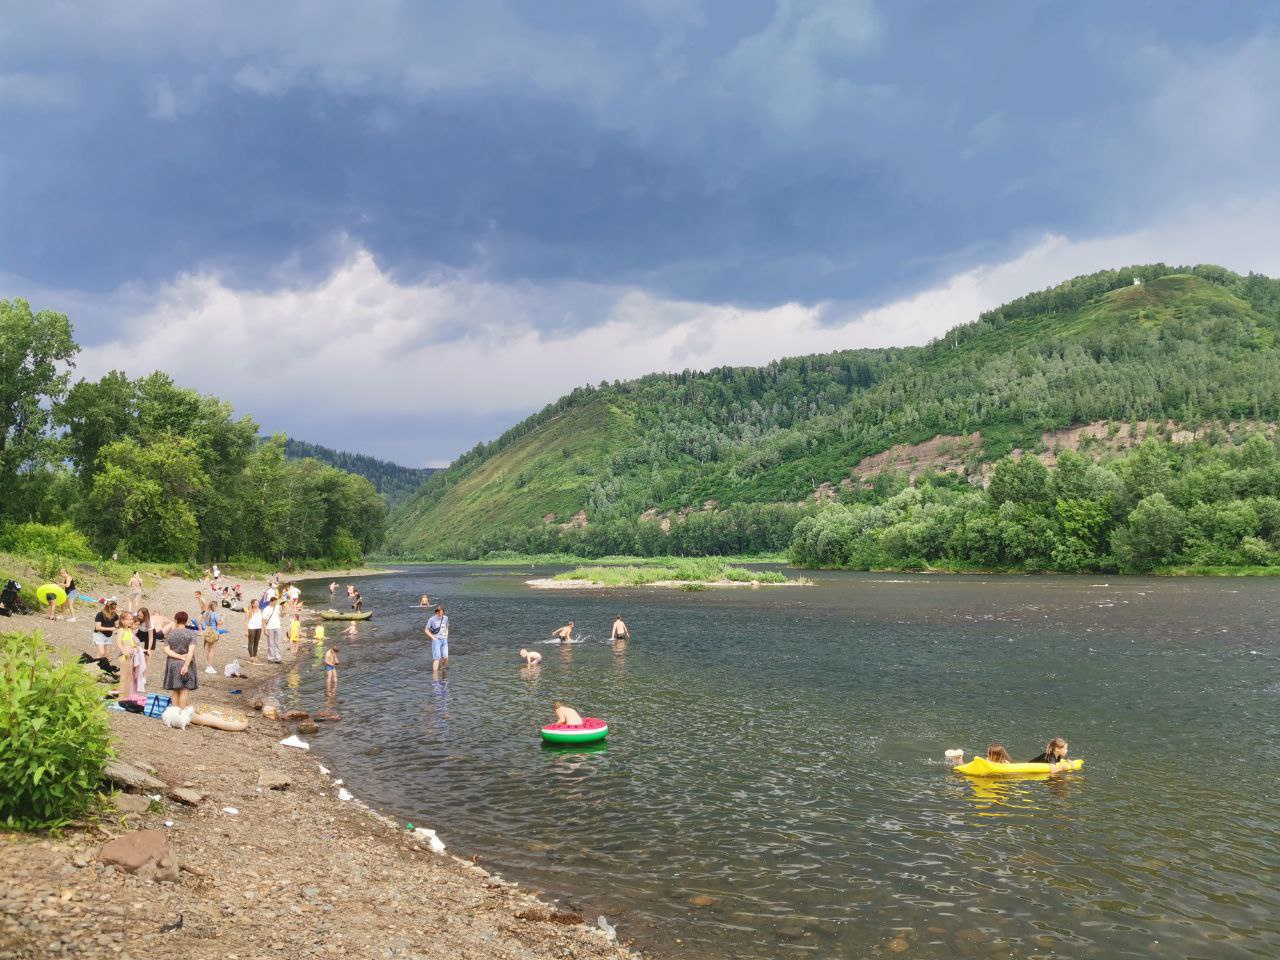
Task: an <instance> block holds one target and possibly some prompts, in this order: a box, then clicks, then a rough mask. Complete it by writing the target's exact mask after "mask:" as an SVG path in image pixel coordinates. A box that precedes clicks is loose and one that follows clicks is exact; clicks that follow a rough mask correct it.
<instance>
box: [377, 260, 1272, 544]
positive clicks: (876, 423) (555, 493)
mask: <svg viewBox="0 0 1280 960" xmlns="http://www.w3.org/2000/svg"><path fill="white" fill-rule="evenodd" d="M1278 334H1280V281H1276V280H1273V279H1270V278H1268V277H1265V276H1261V275H1258V274H1249V275H1247V276H1242V275H1240V274H1236V273H1232V272H1231V271H1228V270H1224V269H1222V268H1220V267H1215V266H1196V267H1190V268H1187V267H1181V268H1171V267H1168V266H1166V265H1164V264H1151V265H1145V266H1135V267H1126V268H1124V269H1120V270H1108V271H1101V272H1098V273H1094V274H1090V275H1087V276H1082V277H1076V278H1074V279H1072V280H1068V281H1066V282H1065V283H1062V284H1059V285H1057V286H1055V287H1052V288H1050V289H1048V290H1044V291H1040V292H1037V293H1032V294H1028V295H1027V296H1024V297H1021V298H1019V299H1017V300H1014V301H1012V302H1010V303H1008V304H1005V305H1004V306H1001V307H998V308H996V309H994V310H990V311H987V312H985V313H983V314H982V315H981V316H979V317H978V318H977V319H976V320H975V321H974V322H972V323H968V324H964V325H962V326H958V327H956V328H954V329H952V330H951V331H949V332H948V333H947V334H946V335H945V336H943V337H941V338H940V339H938V340H936V341H934V342H933V343H930V344H928V345H926V346H923V347H902V348H890V349H869V350H844V351H837V352H834V353H828V354H820V355H814V356H807V357H796V358H789V359H784V360H778V361H774V362H773V363H770V364H767V365H765V366H762V367H723V368H718V369H714V370H710V371H705V372H694V371H684V372H682V373H672V374H652V375H650V376H646V377H641V378H639V379H637V380H632V381H627V382H615V383H612V384H607V383H606V384H601V385H600V386H599V387H582V388H579V389H576V390H574V391H572V392H571V393H569V394H568V395H566V396H564V397H562V398H561V399H559V400H557V401H556V402H555V403H553V404H550V405H548V406H547V407H546V408H544V409H543V410H541V411H540V412H538V413H536V414H534V415H533V416H531V417H528V418H527V419H525V420H524V421H522V422H520V423H518V424H516V425H515V426H514V427H512V428H511V429H510V430H508V431H507V432H506V433H504V434H503V435H502V436H501V437H499V438H498V439H497V440H495V441H493V442H491V443H483V444H480V445H478V446H477V447H476V448H474V449H473V450H471V451H469V452H468V453H466V454H464V455H463V456H461V457H459V458H458V459H457V460H456V461H455V462H454V463H453V464H452V465H450V467H449V468H447V469H445V470H442V471H440V472H438V473H435V474H433V475H432V476H430V477H429V478H427V480H426V481H425V482H424V483H423V485H422V487H421V489H420V490H419V491H418V492H417V493H416V494H415V495H414V496H413V497H411V498H410V499H409V500H407V501H406V502H405V503H404V504H402V505H401V507H400V508H399V509H397V510H396V511H395V512H394V513H393V514H392V516H391V517H390V518H389V521H388V528H389V529H388V547H389V548H390V549H391V550H393V551H395V552H399V553H401V554H405V555H441V556H444V555H454V556H459V555H476V554H482V553H484V552H486V551H488V550H501V549H522V550H532V549H537V548H539V547H542V548H548V547H550V548H555V547H556V546H563V544H564V542H565V540H566V537H565V536H562V534H568V535H569V536H570V538H571V539H572V543H571V545H577V546H580V547H581V548H583V549H585V550H589V551H597V550H605V549H609V548H617V547H619V546H622V547H625V546H626V545H627V544H631V545H632V546H631V549H632V550H635V551H636V552H652V551H654V550H661V549H662V548H663V538H664V537H667V538H668V540H667V542H668V545H670V546H673V547H674V546H678V547H679V549H680V550H681V551H682V552H694V553H696V552H715V551H717V550H721V549H726V544H730V543H731V544H732V545H734V548H735V549H780V548H782V547H785V545H786V543H787V540H788V537H787V536H784V535H783V533H782V531H783V529H784V528H786V527H787V524H788V522H789V523H790V524H791V525H794V523H795V516H796V511H797V510H799V509H802V506H801V505H803V504H806V503H807V504H810V505H812V504H814V503H815V499H816V500H821V499H823V498H824V497H825V496H830V495H837V496H838V495H839V491H840V490H842V489H844V490H847V489H849V487H850V485H851V484H855V483H862V482H865V481H866V480H867V477H866V473H867V464H874V463H875V462H876V461H874V460H870V459H869V458H873V457H876V456H877V455H881V454H885V453H886V451H891V450H893V448H895V447H900V446H902V445H907V446H910V445H915V444H922V443H925V442H927V441H930V440H931V439H933V438H953V441H954V442H953V441H952V440H948V441H947V443H948V449H947V450H946V457H944V458H942V460H940V463H942V464H943V465H946V464H950V467H949V469H951V471H952V472H953V473H955V474H958V475H959V476H960V477H961V478H962V479H964V478H969V479H971V480H973V481H974V482H977V480H978V478H980V477H982V476H983V475H984V472H985V471H984V464H990V463H992V462H994V461H996V460H999V459H1000V458H1001V457H1003V456H1005V455H1007V454H1008V453H1009V452H1010V451H1012V450H1015V449H1018V450H1026V451H1029V452H1034V453H1040V452H1043V451H1042V449H1041V448H1042V447H1043V446H1044V444H1045V443H1046V441H1045V439H1044V438H1045V437H1046V436H1047V437H1050V438H1052V437H1053V436H1055V434H1054V433H1053V431H1063V430H1068V429H1070V428H1075V427H1083V426H1086V425H1090V424H1100V423H1101V424H1103V426H1102V427H1101V428H1100V429H1103V430H1104V432H1105V431H1106V430H1107V429H1109V428H1107V427H1106V426H1105V424H1108V423H1111V424H1116V425H1117V428H1118V425H1119V424H1133V425H1135V430H1134V433H1135V434H1136V433H1137V432H1138V431H1137V430H1136V424H1137V423H1138V422H1139V421H1144V422H1145V421H1151V422H1153V423H1159V424H1169V425H1172V426H1171V427H1170V429H1175V430H1176V429H1177V428H1178V427H1187V428H1189V429H1191V430H1192V431H1193V432H1194V431H1195V430H1196V429H1197V428H1198V427H1199V426H1200V425H1203V424H1208V423H1212V422H1222V423H1230V422H1236V421H1241V422H1243V421H1252V422H1263V421H1276V420H1278V419H1280V350H1277V335H1278ZM1162 429H1164V428H1163V427H1162ZM975 434H977V435H978V436H976V437H975V436H974V435H975ZM968 438H972V440H969V439H968ZM892 459H893V458H892V457H887V458H886V461H892ZM864 461H865V462H866V463H864ZM860 465H862V469H861V470H859V467H860ZM672 518H674V519H675V520H676V522H677V525H678V526H679V527H680V528H681V529H680V531H678V532H679V533H680V536H679V537H669V536H668V534H671V533H674V532H677V531H676V530H675V528H674V527H673V526H672V524H671V523H670V522H669V521H670V520H671V519H672ZM712 518H719V519H718V520H715V521H714V522H713V519H712ZM686 519H688V520H689V521H690V523H693V527H690V526H689V524H686V523H684V521H685V520H686ZM694 521H696V523H695V522H694ZM727 523H732V524H734V525H735V528H734V531H733V533H732V536H721V533H722V532H723V531H719V532H715V533H714V534H708V535H707V536H705V537H701V539H699V538H695V537H692V535H691V534H689V533H688V532H687V531H688V530H690V529H693V528H697V529H699V530H701V529H703V528H706V529H707V530H711V528H712V527H715V526H716V525H717V524H719V527H724V525H725V524H727ZM626 552H631V550H627V551H626Z"/></svg>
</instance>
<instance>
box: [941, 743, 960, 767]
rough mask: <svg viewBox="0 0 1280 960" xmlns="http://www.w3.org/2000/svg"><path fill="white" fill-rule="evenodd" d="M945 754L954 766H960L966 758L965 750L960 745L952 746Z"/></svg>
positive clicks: (948, 761)
mask: <svg viewBox="0 0 1280 960" xmlns="http://www.w3.org/2000/svg"><path fill="white" fill-rule="evenodd" d="M944 755H945V756H946V758H947V763H950V764H952V765H953V766H959V764H960V762H961V761H962V760H964V751H963V750H961V749H960V748H959V747H952V748H951V749H950V750H948V751H946V753H945V754H944Z"/></svg>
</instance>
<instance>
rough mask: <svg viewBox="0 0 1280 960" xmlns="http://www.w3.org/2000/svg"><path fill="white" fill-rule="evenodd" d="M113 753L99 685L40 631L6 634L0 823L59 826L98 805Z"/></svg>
mask: <svg viewBox="0 0 1280 960" xmlns="http://www.w3.org/2000/svg"><path fill="white" fill-rule="evenodd" d="M111 756H112V750H111V735H110V728H109V726H108V724H107V715H106V712H105V711H104V710H103V709H102V697H101V696H100V695H99V693H98V688H97V685H96V684H95V683H94V682H93V681H92V680H91V679H89V677H88V676H86V675H85V673H84V671H83V669H82V668H81V667H80V665H79V664H76V663H58V662H55V661H54V660H53V659H52V657H50V655H49V651H48V649H47V648H46V647H45V645H44V642H43V641H42V639H41V638H40V635H39V634H38V633H30V634H21V633H7V634H0V826H4V827H6V828H8V829H11V830H12V829H16V830H38V829H48V828H51V827H57V826H60V825H62V824H64V823H67V822H69V821H71V820H73V819H75V818H76V817H78V816H80V815H81V814H82V813H84V812H85V810H87V809H88V808H89V807H90V805H91V804H92V803H93V802H94V800H95V798H96V796H97V792H98V787H99V785H100V784H101V782H102V768H103V766H104V764H105V763H106V762H107V760H108V759H109V758H110V757H111Z"/></svg>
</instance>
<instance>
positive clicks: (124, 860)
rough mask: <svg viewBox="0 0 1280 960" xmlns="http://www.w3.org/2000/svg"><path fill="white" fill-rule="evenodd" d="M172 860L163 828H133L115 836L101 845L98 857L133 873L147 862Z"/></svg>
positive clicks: (155, 862) (106, 862)
mask: <svg viewBox="0 0 1280 960" xmlns="http://www.w3.org/2000/svg"><path fill="white" fill-rule="evenodd" d="M166 858H167V859H170V860H172V854H171V853H170V851H169V841H168V838H167V837H166V836H165V833H164V831H163V830H135V831H133V832H132V833H126V834H125V835H124V836H122V837H116V838H115V839H114V840H112V841H111V842H110V843H107V844H105V845H104V846H103V848H102V850H101V851H99V853H98V859H99V860H101V861H102V862H103V863H105V864H109V865H112V866H117V867H120V868H121V869H123V870H127V871H129V872H130V873H134V872H136V871H137V870H139V869H141V868H142V867H144V866H146V865H147V864H149V863H150V864H158V863H160V861H161V860H164V859H166Z"/></svg>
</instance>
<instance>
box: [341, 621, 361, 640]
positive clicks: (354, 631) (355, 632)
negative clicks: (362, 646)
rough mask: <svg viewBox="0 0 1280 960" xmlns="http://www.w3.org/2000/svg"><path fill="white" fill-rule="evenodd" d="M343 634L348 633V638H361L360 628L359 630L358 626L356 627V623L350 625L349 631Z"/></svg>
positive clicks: (348, 626)
mask: <svg viewBox="0 0 1280 960" xmlns="http://www.w3.org/2000/svg"><path fill="white" fill-rule="evenodd" d="M343 632H344V633H346V635H347V636H348V637H358V636H360V628H359V627H357V626H356V625H355V623H354V622H353V623H350V624H348V625H347V629H346V630H345V631H343Z"/></svg>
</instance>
